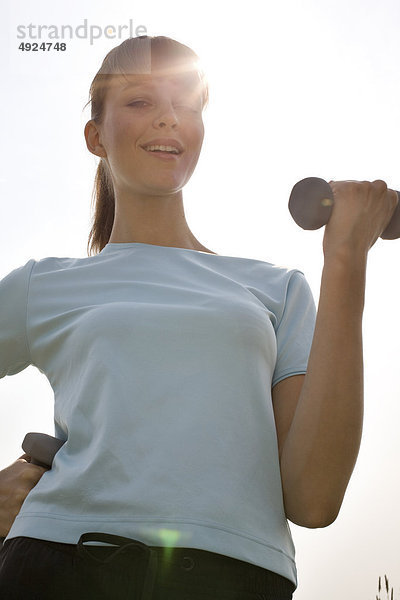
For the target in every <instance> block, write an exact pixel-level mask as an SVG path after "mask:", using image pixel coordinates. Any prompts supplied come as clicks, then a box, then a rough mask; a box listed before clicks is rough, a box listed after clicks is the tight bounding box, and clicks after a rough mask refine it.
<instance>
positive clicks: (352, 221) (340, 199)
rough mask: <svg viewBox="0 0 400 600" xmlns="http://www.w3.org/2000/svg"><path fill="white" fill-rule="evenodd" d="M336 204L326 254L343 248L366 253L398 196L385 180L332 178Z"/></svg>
mask: <svg viewBox="0 0 400 600" xmlns="http://www.w3.org/2000/svg"><path fill="white" fill-rule="evenodd" d="M329 185H330V186H331V188H332V191H333V197H334V205H333V209H332V214H331V216H330V219H329V221H328V223H327V225H326V226H325V234H324V240H323V250H324V255H325V257H326V256H328V255H331V253H336V252H340V251H341V250H342V249H345V250H346V251H349V250H350V252H351V253H361V254H362V255H363V256H366V255H367V253H368V251H369V249H370V248H372V246H373V245H374V244H375V242H376V240H377V239H378V238H379V236H380V235H381V233H382V232H383V231H384V230H385V229H386V227H387V225H388V224H389V222H390V220H391V218H392V215H393V214H394V211H395V210H396V207H397V202H398V196H397V192H396V191H395V190H389V189H388V187H387V185H386V183H385V181H382V180H381V179H377V180H376V181H373V182H370V181H330V182H329Z"/></svg>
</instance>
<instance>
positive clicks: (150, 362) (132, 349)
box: [0, 242, 316, 585]
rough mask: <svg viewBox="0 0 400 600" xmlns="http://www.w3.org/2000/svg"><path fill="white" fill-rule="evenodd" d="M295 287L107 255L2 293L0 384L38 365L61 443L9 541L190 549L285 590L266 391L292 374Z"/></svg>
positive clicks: (286, 537)
mask: <svg viewBox="0 0 400 600" xmlns="http://www.w3.org/2000/svg"><path fill="white" fill-rule="evenodd" d="M315 315H316V309H315V303H314V299H313V296H312V293H311V290H310V287H309V285H308V283H307V281H306V279H305V277H304V274H303V273H302V272H301V271H299V270H297V269H286V268H283V267H278V266H276V265H273V264H270V263H268V262H264V261H261V260H254V259H249V258H238V257H232V256H221V255H214V254H209V253H207V252H199V251H197V250H191V249H186V248H177V247H168V246H157V245H152V244H144V243H137V242H132V243H122V244H117V243H109V244H107V245H106V246H105V247H104V248H103V250H102V251H101V252H100V253H99V254H97V255H95V256H91V257H86V258H55V257H48V258H43V259H42V260H38V261H36V260H34V259H31V260H29V261H28V262H27V263H26V264H25V265H24V266H22V267H19V268H17V269H15V270H13V271H12V272H11V273H9V274H8V275H7V276H6V277H5V278H4V279H2V280H1V282H0V377H4V376H5V375H14V374H16V373H19V372H20V371H22V370H23V369H25V368H26V367H27V366H28V365H34V366H36V367H37V368H38V369H39V371H40V372H41V373H43V374H44V375H45V376H46V377H47V378H48V380H49V382H50V384H51V386H52V389H53V390H54V422H55V433H54V434H55V435H56V436H57V437H59V438H61V439H62V440H66V443H65V444H64V445H63V446H62V448H61V449H60V450H59V451H58V453H57V454H56V456H55V459H54V462H53V467H52V469H51V470H49V471H47V472H46V473H45V474H44V475H43V477H42V478H41V479H40V481H39V483H38V484H37V485H36V487H35V488H34V489H33V490H32V491H31V492H30V493H29V494H28V496H27V498H26V500H25V502H24V504H23V506H22V509H21V512H20V513H19V515H18V516H17V518H16V520H15V522H14V524H13V526H12V528H11V531H10V533H9V535H8V538H7V539H10V538H13V537H17V536H27V537H33V538H39V539H44V540H51V541H54V542H62V543H68V544H76V543H77V542H78V540H79V538H80V536H81V534H82V533H85V532H89V531H98V532H106V533H111V534H115V535H122V536H125V537H130V538H134V539H137V540H140V541H142V542H143V543H145V544H148V545H150V546H169V545H172V546H176V547H186V548H197V549H202V550H208V551H209V552H215V553H218V554H223V555H225V556H229V557H232V558H236V559H238V560H241V561H246V562H249V563H252V564H255V565H257V566H260V567H263V568H265V569H269V570H271V571H275V572H276V573H279V574H280V575H283V576H284V577H286V578H287V579H289V580H291V581H293V582H294V583H295V584H296V585H297V574H296V565H295V549H294V545H293V541H292V537H291V533H290V529H289V526H288V522H287V520H286V517H285V513H284V506H283V498H282V487H281V479H280V469H279V455H278V446H277V436H276V429H275V421H274V414H273V408H272V401H271V388H272V387H273V386H274V385H275V384H276V383H278V382H279V381H281V380H282V379H284V378H286V377H289V376H291V375H296V374H301V373H305V372H306V370H307V362H308V356H309V352H310V348H311V342H312V336H313V332H314V326H315Z"/></svg>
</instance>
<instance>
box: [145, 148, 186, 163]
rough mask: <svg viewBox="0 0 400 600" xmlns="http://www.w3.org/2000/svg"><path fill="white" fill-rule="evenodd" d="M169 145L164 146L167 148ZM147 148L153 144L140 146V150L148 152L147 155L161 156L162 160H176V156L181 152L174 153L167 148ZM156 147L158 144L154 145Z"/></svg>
mask: <svg viewBox="0 0 400 600" xmlns="http://www.w3.org/2000/svg"><path fill="white" fill-rule="evenodd" d="M164 147H165V146H161V148H164ZM169 147H170V146H166V148H169ZM148 148H154V146H147V147H146V148H142V150H144V151H145V152H146V154H148V155H149V156H154V157H155V158H159V159H160V158H161V159H163V160H177V159H178V157H179V156H180V155H181V154H182V153H181V152H179V153H176V152H172V151H168V150H164V149H163V150H161V149H160V150H149V149H148ZM156 148H159V146H156Z"/></svg>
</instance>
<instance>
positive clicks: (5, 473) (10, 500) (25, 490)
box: [0, 454, 47, 537]
mask: <svg viewBox="0 0 400 600" xmlns="http://www.w3.org/2000/svg"><path fill="white" fill-rule="evenodd" d="M30 458H31V457H30V456H29V455H28V454H23V455H22V456H21V457H20V458H18V459H17V460H16V461H15V462H13V463H12V464H11V465H10V466H9V467H6V468H5V469H2V470H1V471H0V536H1V537H5V536H7V535H8V532H9V531H10V529H11V526H12V524H13V523H14V519H15V517H16V516H17V515H18V513H19V511H20V510H21V506H22V504H23V502H24V500H25V498H26V497H27V495H28V494H29V492H30V491H31V490H32V489H33V488H34V487H35V485H36V484H37V483H38V481H39V480H40V478H41V477H42V475H43V473H45V472H46V471H47V469H44V468H43V467H39V466H37V465H33V464H31V463H30Z"/></svg>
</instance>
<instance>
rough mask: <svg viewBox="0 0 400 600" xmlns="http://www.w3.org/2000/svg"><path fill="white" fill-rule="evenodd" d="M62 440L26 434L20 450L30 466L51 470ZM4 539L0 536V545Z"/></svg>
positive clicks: (40, 434) (45, 435)
mask: <svg viewBox="0 0 400 600" xmlns="http://www.w3.org/2000/svg"><path fill="white" fill-rule="evenodd" d="M64 443H65V442H63V441H62V440H59V439H58V438H55V437H53V436H52V435H47V434H46V433H34V432H30V433H27V434H26V436H25V437H24V441H23V442H22V450H24V451H25V453H26V454H29V456H30V457H31V461H30V462H31V464H33V465H38V466H39V467H44V468H45V469H51V465H52V464H53V458H54V455H55V454H56V452H58V451H59V449H60V448H61V446H62V445H63V444H64ZM4 540H5V538H4V537H1V536H0V544H2V543H3V542H4Z"/></svg>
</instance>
